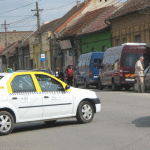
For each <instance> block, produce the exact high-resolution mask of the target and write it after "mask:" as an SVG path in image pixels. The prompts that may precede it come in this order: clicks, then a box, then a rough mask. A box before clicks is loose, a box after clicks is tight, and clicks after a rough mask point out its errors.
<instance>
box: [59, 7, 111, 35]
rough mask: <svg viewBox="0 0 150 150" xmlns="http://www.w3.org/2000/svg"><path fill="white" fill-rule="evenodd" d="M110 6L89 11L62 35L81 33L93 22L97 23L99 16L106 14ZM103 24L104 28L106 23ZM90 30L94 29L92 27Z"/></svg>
mask: <svg viewBox="0 0 150 150" xmlns="http://www.w3.org/2000/svg"><path fill="white" fill-rule="evenodd" d="M108 8H111V7H103V8H100V9H97V10H94V11H91V12H87V13H86V14H85V15H84V16H83V17H82V18H81V19H80V20H79V21H78V22H77V23H76V24H74V25H73V26H71V27H70V28H69V29H68V30H67V31H66V32H65V33H64V34H63V35H62V36H61V37H66V36H71V35H75V34H79V33H81V32H82V30H83V29H85V28H86V27H87V29H88V27H89V25H90V24H91V25H92V23H94V22H95V24H96V22H97V18H98V17H99V16H102V15H105V12H107V11H108ZM111 10H112V9H111ZM101 25H102V26H103V27H102V28H104V23H102V24H101ZM98 28H99V27H98ZM90 30H91V31H92V30H94V29H92V27H91V28H90Z"/></svg>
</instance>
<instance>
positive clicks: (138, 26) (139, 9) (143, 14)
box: [108, 0, 150, 46]
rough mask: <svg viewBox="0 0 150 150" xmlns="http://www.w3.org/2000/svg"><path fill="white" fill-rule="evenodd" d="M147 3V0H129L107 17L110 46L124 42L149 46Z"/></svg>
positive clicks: (149, 30)
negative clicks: (109, 24)
mask: <svg viewBox="0 0 150 150" xmlns="http://www.w3.org/2000/svg"><path fill="white" fill-rule="evenodd" d="M135 3H136V6H135ZM149 5H150V1H148V0H145V1H140V0H130V1H127V2H126V3H125V4H124V5H123V6H122V7H121V8H120V9H118V10H117V11H116V12H115V13H114V14H112V16H110V18H108V20H109V21H110V22H111V33H112V46H119V45H121V44H123V43H126V42H137V43H146V44H147V45H148V46H150V15H149V10H150V9H149Z"/></svg>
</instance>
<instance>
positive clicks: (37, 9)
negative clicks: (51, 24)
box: [31, 2, 43, 67]
mask: <svg viewBox="0 0 150 150" xmlns="http://www.w3.org/2000/svg"><path fill="white" fill-rule="evenodd" d="M42 10H43V9H39V8H38V2H36V9H34V10H31V11H36V14H35V16H37V28H38V37H39V47H40V54H42V52H43V51H42V38H41V33H40V15H39V11H42ZM40 62H41V67H43V62H42V61H41V60H40Z"/></svg>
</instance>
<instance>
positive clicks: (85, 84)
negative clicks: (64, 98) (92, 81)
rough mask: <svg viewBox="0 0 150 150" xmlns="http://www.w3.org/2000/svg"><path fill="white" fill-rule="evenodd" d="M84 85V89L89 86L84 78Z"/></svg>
mask: <svg viewBox="0 0 150 150" xmlns="http://www.w3.org/2000/svg"><path fill="white" fill-rule="evenodd" d="M84 87H85V88H86V89H88V88H89V85H88V84H87V82H86V80H84Z"/></svg>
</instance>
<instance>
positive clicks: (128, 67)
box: [120, 45, 150, 82]
mask: <svg viewBox="0 0 150 150" xmlns="http://www.w3.org/2000/svg"><path fill="white" fill-rule="evenodd" d="M140 56H144V62H143V66H144V68H147V66H148V65H149V62H150V61H149V60H150V51H149V49H148V48H147V47H146V46H133V45H132V46H125V47H124V48H123V53H122V60H121V66H120V67H121V69H122V70H123V78H124V80H125V81H129V82H130V81H134V78H135V74H134V73H135V64H136V62H137V61H138V59H139V58H140Z"/></svg>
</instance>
